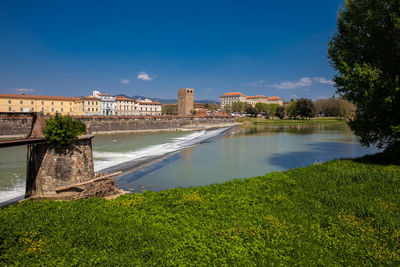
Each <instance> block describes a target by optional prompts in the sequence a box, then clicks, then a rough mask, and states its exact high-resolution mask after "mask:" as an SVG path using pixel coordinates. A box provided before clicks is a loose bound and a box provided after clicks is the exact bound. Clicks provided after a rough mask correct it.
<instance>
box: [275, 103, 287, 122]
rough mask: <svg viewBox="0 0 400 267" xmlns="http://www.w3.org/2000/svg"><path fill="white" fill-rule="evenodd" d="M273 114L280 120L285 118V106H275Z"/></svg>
mask: <svg viewBox="0 0 400 267" xmlns="http://www.w3.org/2000/svg"><path fill="white" fill-rule="evenodd" d="M275 116H276V117H278V118H279V119H281V120H282V119H283V118H285V108H284V107H283V106H279V107H277V108H276V110H275Z"/></svg>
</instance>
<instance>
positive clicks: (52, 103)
mask: <svg viewBox="0 0 400 267" xmlns="http://www.w3.org/2000/svg"><path fill="white" fill-rule="evenodd" d="M51 105H53V106H54V102H53V101H52V102H51ZM53 109H54V108H53Z"/></svg>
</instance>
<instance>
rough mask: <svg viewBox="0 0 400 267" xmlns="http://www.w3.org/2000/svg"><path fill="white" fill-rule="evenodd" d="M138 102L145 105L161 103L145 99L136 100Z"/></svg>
mask: <svg viewBox="0 0 400 267" xmlns="http://www.w3.org/2000/svg"><path fill="white" fill-rule="evenodd" d="M136 102H138V103H139V104H143V105H161V104H160V103H158V102H145V101H139V100H136Z"/></svg>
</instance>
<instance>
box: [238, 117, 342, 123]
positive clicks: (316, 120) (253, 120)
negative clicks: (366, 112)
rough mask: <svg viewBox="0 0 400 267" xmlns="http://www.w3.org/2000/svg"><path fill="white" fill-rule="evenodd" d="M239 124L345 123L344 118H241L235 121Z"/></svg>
mask: <svg viewBox="0 0 400 267" xmlns="http://www.w3.org/2000/svg"><path fill="white" fill-rule="evenodd" d="M237 121H238V122H241V123H254V124H287V123H290V124H312V123H332V122H342V123H343V122H345V121H346V120H345V119H344V118H340V117H339V118H338V117H317V118H311V119H308V120H302V119H262V118H251V117H241V118H238V119H237Z"/></svg>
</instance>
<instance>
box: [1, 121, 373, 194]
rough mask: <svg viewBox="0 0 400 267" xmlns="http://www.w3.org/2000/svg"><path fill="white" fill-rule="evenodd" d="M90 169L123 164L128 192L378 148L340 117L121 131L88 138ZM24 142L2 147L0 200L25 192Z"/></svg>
mask: <svg viewBox="0 0 400 267" xmlns="http://www.w3.org/2000/svg"><path fill="white" fill-rule="evenodd" d="M93 151H94V152H93V153H94V159H95V170H96V171H97V172H111V171H118V170H123V171H124V172H125V174H124V175H123V176H121V177H119V178H117V185H118V186H119V187H120V188H123V189H125V190H130V191H133V192H141V191H143V190H155V191H158V190H162V189H167V188H173V187H188V186H197V185H206V184H212V183H221V182H225V181H228V180H232V179H234V178H244V177H251V176H257V175H263V174H265V173H267V172H271V171H280V170H286V169H289V168H296V167H301V166H306V165H309V164H318V163H320V162H324V161H328V160H331V159H334V158H349V157H359V156H362V155H365V154H372V153H375V152H377V151H378V150H377V148H375V147H362V146H361V145H360V144H359V142H358V139H357V137H356V136H354V135H353V133H352V132H351V131H350V129H349V128H348V127H347V125H346V124H345V123H340V122H337V123H320V124H280V125H250V126H249V125H242V126H237V127H233V128H220V129H212V130H201V131H192V132H185V131H182V132H156V133H119V134H106V135H97V136H96V137H95V138H94V140H93ZM25 160H26V147H13V148H2V149H0V202H2V201H5V200H8V199H11V198H14V197H17V196H20V195H23V194H24V190H25V172H26V162H25Z"/></svg>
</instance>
